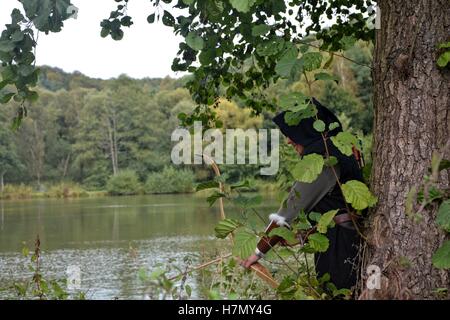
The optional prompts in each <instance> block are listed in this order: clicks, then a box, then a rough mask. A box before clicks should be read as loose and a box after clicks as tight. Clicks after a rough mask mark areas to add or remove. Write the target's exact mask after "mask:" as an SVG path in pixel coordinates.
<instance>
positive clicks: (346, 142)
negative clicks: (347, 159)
mask: <svg viewBox="0 0 450 320" xmlns="http://www.w3.org/2000/svg"><path fill="white" fill-rule="evenodd" d="M331 141H332V142H333V144H334V145H335V146H336V148H338V149H339V151H341V152H342V153H343V154H345V155H346V156H351V155H352V154H353V149H352V148H353V147H358V139H357V138H356V137H355V136H354V135H352V134H351V133H350V132H346V131H344V132H339V133H338V134H337V135H336V136H332V137H331Z"/></svg>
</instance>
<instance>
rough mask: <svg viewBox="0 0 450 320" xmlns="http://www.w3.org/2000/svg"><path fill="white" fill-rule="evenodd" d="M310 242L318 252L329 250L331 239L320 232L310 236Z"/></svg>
mask: <svg viewBox="0 0 450 320" xmlns="http://www.w3.org/2000/svg"><path fill="white" fill-rule="evenodd" d="M308 243H309V245H310V246H311V248H313V249H314V250H315V251H317V252H325V251H327V250H328V247H329V245H330V241H329V240H328V238H327V237H326V236H324V235H323V234H320V233H313V234H311V235H310V236H309V237H308Z"/></svg>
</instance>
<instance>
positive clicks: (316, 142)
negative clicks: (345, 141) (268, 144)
mask: <svg viewBox="0 0 450 320" xmlns="http://www.w3.org/2000/svg"><path fill="white" fill-rule="evenodd" d="M312 102H313V103H314V105H315V106H316V108H317V117H318V118H319V119H320V120H322V121H323V122H324V123H325V128H326V129H328V127H329V125H330V124H331V123H333V122H337V123H339V127H337V128H335V129H333V130H331V131H325V132H324V133H325V135H326V137H327V138H328V139H327V140H326V141H327V147H328V152H329V154H330V156H335V157H336V158H337V159H338V163H339V166H340V167H341V173H342V174H341V178H343V179H342V182H345V181H347V180H349V179H355V180H360V181H362V174H361V170H360V169H359V166H358V163H357V162H356V159H355V157H354V156H346V155H344V154H342V153H341V152H340V151H339V149H338V148H336V147H335V146H334V144H333V143H332V142H331V140H330V139H329V137H331V136H335V135H337V134H338V133H339V132H342V124H341V123H340V121H339V120H338V118H337V117H336V115H335V114H334V113H333V112H332V111H330V110H329V109H328V108H326V107H325V106H323V105H322V104H321V103H320V102H319V101H317V100H316V99H315V98H313V99H312ZM285 114H286V111H284V112H281V113H279V114H277V115H276V116H275V117H274V118H273V119H272V120H273V122H274V123H275V124H276V125H277V126H278V127H279V128H280V131H281V132H282V133H283V135H285V136H286V137H288V138H290V139H291V140H292V141H294V142H295V143H297V144H301V145H302V146H303V147H304V151H303V155H307V154H311V153H318V154H322V155H325V154H326V148H325V144H324V142H323V139H322V135H321V133H320V132H318V131H317V130H316V129H314V127H313V124H314V121H316V119H315V117H312V118H307V119H302V120H301V121H300V122H299V123H298V124H297V125H295V126H289V125H288V124H287V123H286V121H285V120H284V116H285Z"/></svg>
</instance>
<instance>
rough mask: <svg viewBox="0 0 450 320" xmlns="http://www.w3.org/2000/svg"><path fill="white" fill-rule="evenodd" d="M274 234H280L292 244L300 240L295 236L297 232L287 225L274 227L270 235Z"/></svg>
mask: <svg viewBox="0 0 450 320" xmlns="http://www.w3.org/2000/svg"><path fill="white" fill-rule="evenodd" d="M273 236H279V237H281V238H283V239H284V240H286V241H287V243H288V244H290V245H293V244H296V243H297V242H298V240H297V238H296V237H295V233H294V232H292V231H291V230H289V229H288V228H286V227H279V228H274V229H272V230H271V231H270V233H269V237H273Z"/></svg>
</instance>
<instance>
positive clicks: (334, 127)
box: [328, 122, 340, 131]
mask: <svg viewBox="0 0 450 320" xmlns="http://www.w3.org/2000/svg"><path fill="white" fill-rule="evenodd" d="M339 127H340V124H339V122H332V123H330V125H329V126H328V130H330V131H332V130H334V129H336V128H339Z"/></svg>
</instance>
